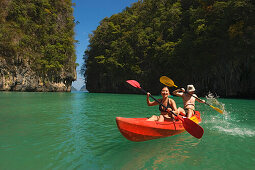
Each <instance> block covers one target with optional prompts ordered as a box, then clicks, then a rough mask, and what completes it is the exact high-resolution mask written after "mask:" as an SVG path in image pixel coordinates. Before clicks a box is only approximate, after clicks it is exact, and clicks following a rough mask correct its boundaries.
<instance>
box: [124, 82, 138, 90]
mask: <svg viewBox="0 0 255 170" xmlns="http://www.w3.org/2000/svg"><path fill="white" fill-rule="evenodd" d="M126 82H127V83H128V84H130V85H131V86H133V87H136V88H139V89H140V88H141V87H140V84H139V83H138V82H137V81H135V80H127V81H126Z"/></svg>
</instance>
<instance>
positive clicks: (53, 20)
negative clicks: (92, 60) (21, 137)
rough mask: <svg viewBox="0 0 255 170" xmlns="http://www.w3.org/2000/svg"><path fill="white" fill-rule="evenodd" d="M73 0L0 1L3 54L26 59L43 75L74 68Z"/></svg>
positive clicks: (13, 60) (16, 61) (0, 51)
mask: <svg viewBox="0 0 255 170" xmlns="http://www.w3.org/2000/svg"><path fill="white" fill-rule="evenodd" d="M72 5H73V4H72V2H71V1H70V0H34V1H27V0H1V2H0V57H3V58H4V59H5V60H6V61H7V63H8V64H11V63H13V64H15V65H17V64H19V63H22V62H24V61H26V62H27V63H28V64H29V65H30V67H31V68H32V69H33V70H34V71H35V72H36V73H37V74H38V75H40V76H42V77H47V78H50V79H51V78H53V79H54V77H59V74H61V71H63V70H65V71H69V72H73V70H75V67H76V64H75V61H76V56H75V47H74V45H75V42H76V41H75V40H74V25H75V23H74V17H73V8H72Z"/></svg>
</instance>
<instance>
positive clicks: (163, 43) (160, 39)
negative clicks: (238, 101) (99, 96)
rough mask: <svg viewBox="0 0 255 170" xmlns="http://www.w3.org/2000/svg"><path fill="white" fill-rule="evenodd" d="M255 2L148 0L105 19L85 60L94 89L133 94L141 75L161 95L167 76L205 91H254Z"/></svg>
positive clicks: (235, 93)
mask: <svg viewBox="0 0 255 170" xmlns="http://www.w3.org/2000/svg"><path fill="white" fill-rule="evenodd" d="M254 9H255V8H254V1H252V0H217V1H216V0H143V1H138V2H137V3H134V4H132V6H131V7H127V8H126V9H125V10H123V11H122V12H121V13H118V14H115V15H112V16H111V17H110V18H107V17H106V18H104V19H103V20H102V21H101V22H100V24H99V26H98V27H97V29H96V30H95V31H93V33H92V34H91V35H90V44H89V47H88V49H87V50H86V51H85V54H84V62H85V64H84V65H83V66H82V71H83V74H84V75H85V77H86V86H87V90H88V91H90V92H117V93H126V92H130V89H129V88H127V85H126V84H125V81H126V80H127V79H136V80H138V81H139V82H141V84H142V85H143V86H144V87H145V89H147V90H149V91H151V92H153V93H158V92H159V90H160V87H161V86H162V85H161V84H160V82H159V78H160V76H163V75H166V76H169V77H171V78H172V79H173V80H174V81H175V82H176V84H178V85H179V86H183V87H184V86H186V85H187V84H194V85H195V87H196V88H197V89H199V91H198V92H199V93H200V94H205V93H207V92H208V91H212V92H215V93H217V94H219V95H221V96H239V97H252V96H254V95H255V78H254V73H255V68H254V67H253V65H254V64H255V56H254V54H255V51H254V50H255V47H254V44H255V42H254V41H255V37H254V33H255V25H254V22H255V20H254V17H255V16H254V14H255V11H254Z"/></svg>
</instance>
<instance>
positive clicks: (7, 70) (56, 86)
mask: <svg viewBox="0 0 255 170" xmlns="http://www.w3.org/2000/svg"><path fill="white" fill-rule="evenodd" d="M74 80H76V71H75V68H74V69H73V71H72V72H71V73H70V72H66V71H64V70H62V71H61V73H60V74H58V77H54V80H50V79H49V77H48V76H47V75H44V76H43V77H42V76H39V75H38V73H36V72H35V71H33V70H32V69H31V68H30V66H29V64H28V63H27V62H26V61H24V60H23V61H21V62H17V61H16V62H15V61H14V60H12V61H10V62H6V60H5V59H4V58H1V57H0V91H37V92H70V91H71V85H72V81H74Z"/></svg>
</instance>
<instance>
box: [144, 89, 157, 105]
mask: <svg viewBox="0 0 255 170" xmlns="http://www.w3.org/2000/svg"><path fill="white" fill-rule="evenodd" d="M149 98H150V93H149V92H148V93H147V98H146V100H147V105H148V106H156V105H158V103H157V102H156V101H153V102H151V101H150V99H149Z"/></svg>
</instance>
